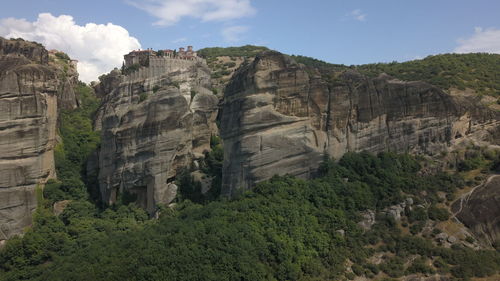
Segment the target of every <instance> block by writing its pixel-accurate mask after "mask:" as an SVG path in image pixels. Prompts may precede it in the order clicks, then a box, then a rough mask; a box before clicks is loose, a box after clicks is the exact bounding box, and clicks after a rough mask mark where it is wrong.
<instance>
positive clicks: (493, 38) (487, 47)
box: [454, 27, 500, 54]
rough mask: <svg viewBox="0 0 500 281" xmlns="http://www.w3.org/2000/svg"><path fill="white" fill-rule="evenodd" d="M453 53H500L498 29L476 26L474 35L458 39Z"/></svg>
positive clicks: (499, 30)
mask: <svg viewBox="0 0 500 281" xmlns="http://www.w3.org/2000/svg"><path fill="white" fill-rule="evenodd" d="M458 44H459V46H458V47H456V48H455V50H454V52H455V53H478V52H483V53H496V54H500V29H495V28H488V29H483V28H481V27H476V28H475V29H474V35H472V36H471V37H469V38H466V39H459V40H458Z"/></svg>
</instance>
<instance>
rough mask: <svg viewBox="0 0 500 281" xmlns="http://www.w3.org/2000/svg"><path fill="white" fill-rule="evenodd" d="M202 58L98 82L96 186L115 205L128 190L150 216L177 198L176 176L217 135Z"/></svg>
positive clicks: (156, 63)
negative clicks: (99, 147)
mask: <svg viewBox="0 0 500 281" xmlns="http://www.w3.org/2000/svg"><path fill="white" fill-rule="evenodd" d="M210 89H211V84H210V70H209V69H208V67H207V65H206V63H205V62H204V61H202V60H198V61H188V60H180V59H162V58H158V59H157V60H151V62H150V65H149V67H143V68H141V69H139V70H137V71H135V72H132V73H130V74H128V75H127V76H123V75H121V74H119V72H118V71H114V72H113V73H111V74H110V75H108V76H106V77H103V79H102V82H101V84H100V85H97V86H96V92H98V93H99V95H101V96H104V98H103V103H102V106H101V108H100V110H99V112H98V114H97V116H98V118H97V119H98V120H97V123H98V124H97V127H100V128H101V130H102V145H101V149H100V152H99V160H98V161H99V169H100V170H99V184H100V189H101V194H102V198H103V200H104V201H105V202H106V203H108V204H112V203H114V202H116V200H117V199H118V196H119V195H120V194H124V193H125V192H127V193H130V194H134V195H136V196H137V202H138V203H139V205H141V206H142V207H144V208H145V209H146V210H147V211H148V212H149V213H150V214H154V212H155V211H156V210H157V205H158V204H160V203H162V204H168V203H170V202H171V201H172V200H173V199H174V198H175V196H176V191H177V186H176V185H175V183H174V182H175V178H176V175H177V173H178V172H179V171H180V170H181V169H183V168H185V167H188V166H190V165H191V163H192V161H193V160H194V159H197V158H202V157H203V151H205V150H209V149H210V136H211V135H212V134H216V133H217V128H216V125H215V119H216V116H217V104H218V99H217V97H216V96H215V95H213V93H212V91H211V90H210Z"/></svg>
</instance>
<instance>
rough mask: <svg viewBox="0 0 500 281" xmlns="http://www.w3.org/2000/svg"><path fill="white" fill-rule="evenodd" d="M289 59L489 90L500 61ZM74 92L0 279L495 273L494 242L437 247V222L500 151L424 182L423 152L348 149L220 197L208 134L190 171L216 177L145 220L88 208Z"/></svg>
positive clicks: (251, 51)
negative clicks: (206, 148) (297, 174)
mask: <svg viewBox="0 0 500 281" xmlns="http://www.w3.org/2000/svg"><path fill="white" fill-rule="evenodd" d="M262 48H263V47H253V46H245V47H242V48H227V49H224V48H208V49H203V50H201V51H200V54H202V55H203V56H205V57H207V58H210V57H216V56H220V55H225V56H241V57H249V56H253V55H255V53H256V52H258V51H261V50H262ZM265 49H267V48H265ZM294 58H295V59H296V60H297V61H298V62H300V63H303V64H306V65H310V66H314V67H318V68H321V69H325V70H326V71H330V70H334V71H341V70H345V69H347V68H357V69H358V70H359V71H361V72H363V73H366V74H367V75H376V74H377V73H380V72H386V73H388V74H390V75H394V76H395V77H398V78H401V79H408V80H425V81H428V82H431V83H433V84H436V85H438V86H440V87H443V88H449V87H458V88H464V87H469V88H473V89H476V90H477V91H478V92H479V93H488V94H492V93H493V92H494V93H495V94H498V90H499V89H500V88H499V85H500V83H499V80H498V79H499V78H498V77H492V76H491V75H496V74H495V73H494V72H491V73H493V74H491V73H488V69H490V68H492V67H494V64H495V63H498V60H499V58H500V56H498V55H485V54H475V55H442V56H434V57H428V58H426V59H424V60H420V61H412V62H407V63H390V64H373V65H364V66H357V67H354V66H352V67H347V66H343V65H333V64H328V63H325V62H322V61H319V60H315V59H311V58H307V57H301V56H294ZM437 65H438V66H439V68H437ZM496 65H498V64H496ZM433 68H436V70H435V71H434V70H433V71H434V72H433V74H432V75H430V74H429V69H433ZM472 69H474V71H472ZM495 91H496V92H495ZM77 94H78V99H79V104H80V107H79V108H78V109H76V110H73V111H64V112H61V114H60V116H61V117H60V125H59V135H60V136H61V142H60V144H59V145H58V146H57V147H56V150H55V161H56V169H57V174H58V180H50V181H49V182H48V183H47V185H46V186H45V188H44V189H43V190H42V189H40V190H39V192H38V208H37V210H36V212H35V214H34V223H33V227H32V228H31V229H29V230H28V231H27V232H26V234H25V235H24V236H23V237H22V238H21V237H16V238H13V239H10V240H9V241H8V242H7V243H6V245H5V247H4V248H3V249H1V250H0V281H6V280H176V281H178V280H218V281H220V280H235V281H236V280H238V281H241V280H280V281H281V280H304V281H305V280H318V281H319V280H353V279H354V278H355V277H356V276H364V277H366V278H371V279H373V280H384V281H388V280H398V279H397V278H400V277H402V276H404V275H409V274H433V273H440V274H445V275H447V276H450V280H461V281H465V280H470V278H473V277H485V276H492V275H495V274H497V273H498V272H499V271H500V252H499V251H498V250H500V247H498V250H494V249H491V250H473V249H471V248H470V247H466V246H464V244H460V243H457V244H454V245H453V246H451V247H445V246H444V245H442V243H440V242H439V240H438V239H437V236H438V235H439V234H440V233H441V231H442V230H441V229H439V228H438V227H436V224H435V223H434V222H444V221H447V220H449V219H450V218H451V216H452V215H451V214H450V212H449V206H450V204H451V202H453V201H454V199H455V196H456V194H457V192H460V191H461V190H462V189H464V188H466V187H471V186H474V185H476V184H478V183H480V181H481V178H478V177H476V178H473V179H469V178H467V173H468V172H469V171H471V170H478V171H485V172H489V169H492V170H493V169H496V170H498V169H499V167H500V155H499V154H495V153H493V155H487V153H485V152H484V151H482V150H481V149H476V148H474V149H473V150H474V151H475V154H474V156H473V157H469V158H468V159H466V160H463V161H461V162H460V163H458V165H457V166H456V167H455V168H456V169H455V170H453V171H447V172H439V173H435V174H424V173H421V170H422V167H423V166H424V165H426V164H428V162H429V161H430V160H429V159H426V158H423V157H416V156H411V155H407V154H393V153H380V154H378V155H373V154H370V153H365V152H361V153H347V154H346V155H344V156H343V157H342V158H341V159H329V158H328V157H325V159H324V161H323V163H322V165H321V167H320V170H319V173H318V176H317V177H316V178H314V179H311V180H303V179H298V178H294V177H291V176H281V177H280V176H275V177H274V178H272V179H271V180H269V181H265V182H261V183H259V184H257V185H256V186H255V187H254V188H253V189H252V190H251V191H247V192H244V193H242V194H240V195H239V196H237V197H236V198H233V199H228V198H221V197H219V196H218V194H219V192H220V189H218V188H220V182H221V173H222V161H223V159H222V157H223V149H222V145H223V144H222V143H221V142H220V140H219V139H218V138H217V137H216V136H213V137H212V140H211V148H212V151H211V152H206V154H205V161H204V162H203V163H202V164H201V168H202V170H203V171H204V172H205V173H206V174H208V175H210V176H211V177H212V178H213V182H212V186H213V187H214V188H213V189H212V190H211V191H210V192H209V193H207V194H201V191H200V190H201V188H200V185H199V183H196V182H194V181H193V179H192V178H191V177H190V176H189V173H188V172H189V170H186V172H185V173H183V174H182V175H181V176H180V178H179V190H180V194H179V196H178V198H177V199H176V204H175V207H172V208H168V207H162V209H161V213H160V216H159V219H158V220H151V219H149V217H148V215H147V213H146V212H145V211H144V210H142V209H140V208H139V207H137V206H136V205H135V203H133V200H131V198H129V197H128V196H127V194H122V196H121V197H120V198H119V200H118V202H117V203H116V204H115V205H112V206H104V205H102V204H101V203H100V202H99V191H98V187H97V183H96V182H97V179H96V177H97V175H95V174H87V169H86V168H85V165H86V162H87V159H88V158H89V157H90V156H91V154H92V153H93V152H94V151H95V150H96V148H97V147H98V146H99V142H100V140H99V135H100V134H99V132H95V131H93V129H92V119H93V115H94V114H95V111H96V110H97V108H98V106H99V100H98V99H97V98H96V97H95V95H94V93H93V90H92V88H90V87H88V86H87V85H85V84H84V83H80V84H79V85H78V87H77ZM490 154H491V153H490ZM443 194H444V195H445V196H444V197H443V196H441V195H443ZM132 199H133V198H132ZM408 200H411V201H412V202H413V206H415V207H412V208H410V207H408V208H405V210H404V214H403V215H402V218H401V220H396V219H395V218H394V217H393V216H391V215H389V214H388V213H387V212H384V210H387V208H388V207H391V206H394V205H397V204H400V203H401V202H405V201H408ZM61 203H64V204H63V205H66V206H65V208H62V209H63V210H60V211H56V210H55V209H59V208H54V204H56V205H58V204H59V206H60V205H61ZM367 210H373V211H374V212H375V213H376V214H377V217H376V223H375V224H374V225H372V226H371V227H370V228H369V229H363V228H362V227H361V226H360V225H359V222H360V221H361V220H362V219H363V218H362V216H361V214H362V213H363V212H366V211H367ZM426 228H431V229H430V230H429V231H426V230H425V229H426ZM468 239H469V240H471V241H469V242H471V243H472V242H473V240H474V239H473V238H472V237H470V238H469V237H468ZM496 245H500V244H499V243H497V244H496ZM375 257H380V261H379V262H375V261H374V260H375Z"/></svg>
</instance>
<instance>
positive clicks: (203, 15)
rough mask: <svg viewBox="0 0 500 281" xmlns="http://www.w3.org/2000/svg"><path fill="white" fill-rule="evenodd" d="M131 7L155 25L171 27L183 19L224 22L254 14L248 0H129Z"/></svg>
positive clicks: (253, 9) (254, 11)
mask: <svg viewBox="0 0 500 281" xmlns="http://www.w3.org/2000/svg"><path fill="white" fill-rule="evenodd" d="M129 3H130V4H132V5H133V6H135V7H137V8H139V9H142V10H145V11H146V12H148V13H149V14H151V15H152V16H154V17H156V18H157V19H158V21H156V22H155V23H154V24H155V25H161V26H171V25H174V24H176V23H177V22H179V21H180V20H181V19H182V18H184V17H192V18H197V19H200V20H202V21H204V22H207V21H226V20H233V19H239V18H242V17H248V16H252V15H254V14H255V13H256V10H255V8H253V7H252V5H251V3H250V0H129Z"/></svg>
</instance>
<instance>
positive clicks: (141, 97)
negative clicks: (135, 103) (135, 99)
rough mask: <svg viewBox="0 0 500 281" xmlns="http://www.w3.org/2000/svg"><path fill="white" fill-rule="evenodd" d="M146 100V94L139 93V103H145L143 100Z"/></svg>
mask: <svg viewBox="0 0 500 281" xmlns="http://www.w3.org/2000/svg"><path fill="white" fill-rule="evenodd" d="M147 99H148V93H146V92H143V93H141V94H140V95H139V103H141V102H143V101H145V100H147Z"/></svg>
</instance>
